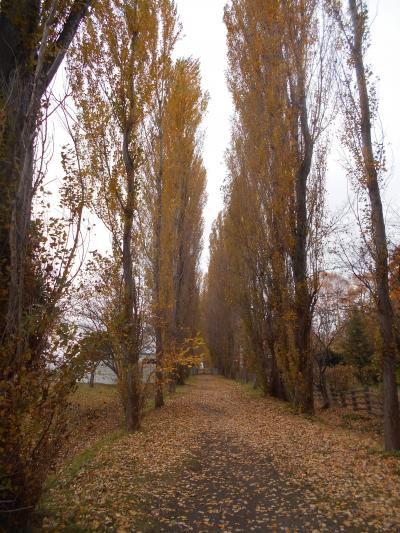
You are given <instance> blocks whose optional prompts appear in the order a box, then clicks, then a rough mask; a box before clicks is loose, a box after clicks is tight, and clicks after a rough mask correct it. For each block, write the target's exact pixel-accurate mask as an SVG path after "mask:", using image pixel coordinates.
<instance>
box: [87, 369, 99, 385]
mask: <svg viewBox="0 0 400 533" xmlns="http://www.w3.org/2000/svg"><path fill="white" fill-rule="evenodd" d="M96 369H97V366H94V367H92V369H91V371H90V377H89V387H91V388H93V387H94V376H95V374H96Z"/></svg>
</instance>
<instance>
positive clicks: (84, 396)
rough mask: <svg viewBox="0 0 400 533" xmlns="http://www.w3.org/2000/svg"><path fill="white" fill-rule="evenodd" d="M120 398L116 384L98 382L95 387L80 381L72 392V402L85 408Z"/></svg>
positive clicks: (98, 405)
mask: <svg viewBox="0 0 400 533" xmlns="http://www.w3.org/2000/svg"><path fill="white" fill-rule="evenodd" d="M117 399H118V389H117V386H116V385H103V384H100V383H96V384H95V385H94V387H89V385H88V384H87V383H79V384H78V388H77V390H76V391H75V392H73V393H72V394H71V397H70V401H71V403H72V404H75V405H79V406H81V407H84V408H96V407H101V406H103V405H104V404H109V403H112V402H114V401H115V400H117Z"/></svg>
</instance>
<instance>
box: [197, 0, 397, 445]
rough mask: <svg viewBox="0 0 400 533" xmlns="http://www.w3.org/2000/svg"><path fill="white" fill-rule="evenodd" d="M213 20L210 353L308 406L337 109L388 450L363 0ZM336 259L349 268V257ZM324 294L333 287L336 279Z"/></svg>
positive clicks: (393, 425) (389, 407) (228, 14)
mask: <svg viewBox="0 0 400 533" xmlns="http://www.w3.org/2000/svg"><path fill="white" fill-rule="evenodd" d="M225 23H226V27H227V34H228V56H229V72H228V83H229V87H230V90H231V93H232V97H233V101H234V106H235V119H234V123H233V128H232V140H231V146H230V149H229V151H228V155H227V163H228V169H229V175H228V179H227V182H226V186H225V208H224V210H223V212H222V213H221V214H220V216H219V217H218V219H217V221H216V222H215V224H214V228H213V232H212V236H211V244H210V264H209V271H208V275H207V280H206V283H205V291H204V309H205V318H204V321H205V326H204V327H205V331H206V336H207V341H208V345H209V348H210V352H211V355H212V356H213V358H214V360H215V361H216V363H217V365H218V366H219V368H220V369H221V370H222V372H223V373H224V374H227V375H228V374H230V373H232V372H234V369H235V368H234V367H235V364H236V365H243V364H247V365H249V364H250V365H253V366H254V367H256V368H258V371H259V373H260V375H261V377H262V382H263V385H264V388H265V390H266V391H268V392H269V394H271V395H273V396H277V397H278V398H281V399H287V400H289V401H291V402H292V404H293V405H294V407H295V408H296V409H298V410H299V411H301V412H305V413H312V412H313V410H314V395H313V391H314V381H315V379H314V374H315V355H316V351H318V350H319V351H321V343H320V346H319V348H317V347H316V346H317V345H318V342H316V339H317V338H318V333H321V328H323V327H324V321H326V318H327V317H328V318H329V320H330V319H332V318H333V314H334V311H335V310H334V309H330V310H329V309H327V307H328V306H329V305H330V304H331V303H332V298H330V299H328V300H327V301H325V302H324V301H323V299H324V298H323V296H324V291H322V293H321V299H320V301H318V294H319V292H320V289H321V286H323V285H324V284H325V285H327V279H326V278H325V279H324V276H322V275H321V273H322V272H323V270H324V260H325V257H326V243H327V242H328V238H329V235H330V231H331V229H332V228H331V224H330V222H329V220H328V216H327V214H326V209H325V175H326V169H327V156H328V153H329V147H330V133H331V130H332V125H333V124H334V123H335V121H334V119H335V114H336V113H337V109H340V110H341V112H342V121H343V127H342V132H343V134H342V136H341V141H342V143H343V147H344V148H345V149H346V151H347V154H348V158H347V167H348V168H347V170H348V175H349V178H350V179H351V182H352V184H353V185H354V188H355V190H356V192H357V194H358V198H359V202H360V203H363V206H364V210H363V216H361V217H360V218H359V222H360V227H359V229H360V230H361V235H362V243H363V250H364V259H365V257H368V258H370V261H369V262H370V263H371V264H372V265H373V266H372V273H371V271H370V275H369V276H366V275H364V274H365V273H363V276H361V273H360V272H359V273H358V274H360V275H359V278H360V279H363V281H364V282H365V285H366V286H367V287H368V288H369V289H370V291H371V293H370V294H371V299H372V301H373V302H374V307H375V320H376V323H377V324H378V332H379V342H378V343H377V344H378V350H379V353H380V360H381V367H382V375H383V384H384V413H385V416H384V420H385V422H384V425H385V446H386V448H387V449H388V450H390V449H398V448H399V447H400V425H399V409H398V398H397V387H396V374H395V369H396V345H395V336H394V318H393V317H394V315H393V309H392V303H391V300H390V290H389V268H388V248H387V237H386V232H385V223H384V218H383V211H382V203H381V198H380V189H379V182H380V177H381V176H382V174H383V172H384V170H385V168H384V150H383V146H382V145H381V144H378V143H374V142H373V140H372V134H373V125H374V121H375V120H376V118H377V102H376V97H375V90H374V86H373V83H372V79H371V73H370V71H369V69H368V68H367V67H366V66H365V63H364V57H365V51H366V48H367V46H368V13H367V8H366V3H365V2H363V1H361V0H349V2H344V1H343V2H342V1H339V0H301V1H300V0H299V1H286V0H271V1H270V2H268V5H267V6H266V5H265V3H264V2H261V1H259V0H232V2H231V4H230V5H229V6H228V7H227V8H226V10H225ZM349 255H351V254H349ZM349 255H348V256H346V254H344V256H345V257H347V258H349ZM352 259H353V258H352ZM367 263H368V261H367ZM347 266H348V267H349V266H351V267H352V269H353V270H357V269H355V268H354V266H355V265H354V262H353V261H350V262H349V264H348V265H347ZM355 273H357V272H355ZM335 290H338V291H339V292H341V293H342V296H344V294H345V292H346V291H345V287H340V284H339V285H338V286H336V288H335ZM325 294H326V291H325ZM342 315H343V313H342ZM336 316H337V318H338V319H340V322H341V323H342V322H343V320H342V318H343V316H341V315H340V313H336ZM329 320H328V322H329ZM221 324H223V327H221ZM217 325H218V326H217ZM329 327H330V328H331V329H332V323H330V325H329ZM333 329H335V328H333ZM336 329H337V328H336ZM327 333H328V334H329V330H328V332H327ZM328 336H329V335H328ZM328 340H329V339H328ZM328 348H329V342H328V345H327V346H326V349H328Z"/></svg>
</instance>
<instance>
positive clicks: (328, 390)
mask: <svg viewBox="0 0 400 533" xmlns="http://www.w3.org/2000/svg"><path fill="white" fill-rule="evenodd" d="M326 394H327V396H328V406H329V407H332V405H333V399H332V391H331V387H330V385H329V383H327V384H326Z"/></svg>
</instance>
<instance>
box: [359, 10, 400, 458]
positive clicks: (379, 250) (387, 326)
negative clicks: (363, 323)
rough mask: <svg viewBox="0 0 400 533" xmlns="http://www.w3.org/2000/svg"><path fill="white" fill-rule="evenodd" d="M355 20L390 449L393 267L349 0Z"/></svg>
mask: <svg viewBox="0 0 400 533" xmlns="http://www.w3.org/2000/svg"><path fill="white" fill-rule="evenodd" d="M349 7H350V13H351V17H352V23H353V45H352V59H353V63H354V69H355V72H356V76H357V88H358V95H359V101H360V110H359V111H360V119H361V124H360V126H361V136H362V150H363V154H362V155H363V160H364V171H365V176H366V178H367V189H368V195H369V200H370V206H371V226H372V240H373V244H374V253H375V257H374V260H375V279H376V288H377V295H378V305H377V307H378V316H379V325H380V334H381V338H382V355H383V387H384V400H383V405H384V432H385V448H386V450H397V449H400V416H399V400H398V393H397V383H396V343H395V337H394V318H393V308H392V304H391V301H390V292H389V268H388V250H387V238H386V228H385V219H384V216H383V209H382V201H381V195H380V190H379V182H378V175H377V170H376V165H375V158H374V150H373V145H372V131H371V130H372V126H371V111H370V103H369V95H368V85H367V79H366V73H365V67H364V60H363V42H364V32H365V20H364V16H363V14H361V13H360V11H359V8H358V7H357V3H356V0H349Z"/></svg>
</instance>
